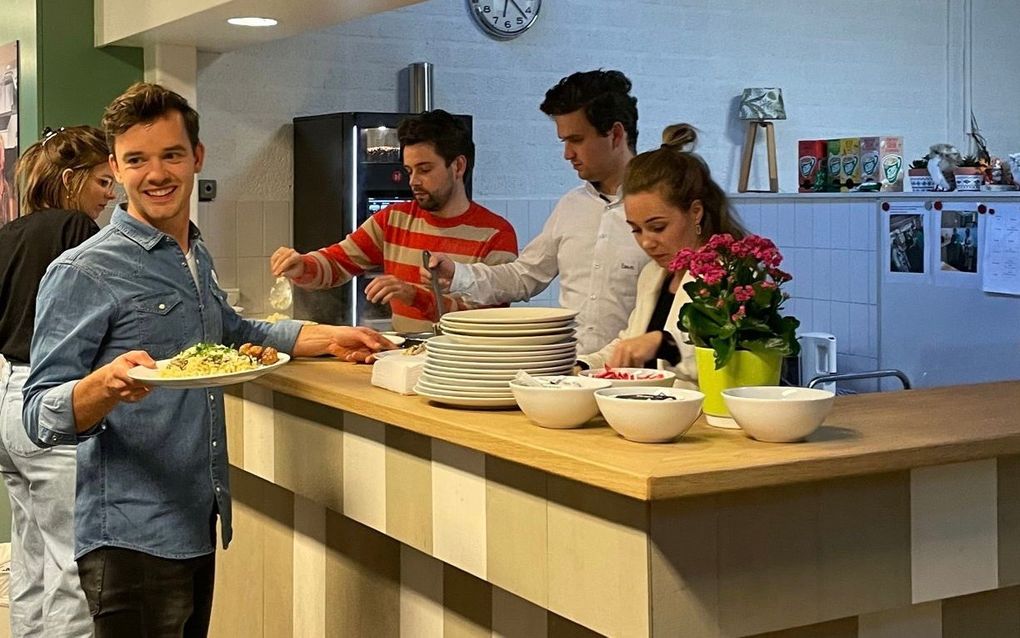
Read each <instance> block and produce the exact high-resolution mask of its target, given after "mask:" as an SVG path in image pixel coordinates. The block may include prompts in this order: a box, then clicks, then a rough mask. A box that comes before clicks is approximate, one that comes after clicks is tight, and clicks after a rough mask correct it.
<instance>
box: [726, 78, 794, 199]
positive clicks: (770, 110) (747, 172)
mask: <svg viewBox="0 0 1020 638" xmlns="http://www.w3.org/2000/svg"><path fill="white" fill-rule="evenodd" d="M740 119H742V120H746V121H747V138H746V139H745V140H744V154H743V158H742V159H741V161H740V184H739V185H738V186H737V191H739V192H741V193H747V192H749V191H748V188H747V180H748V178H749V177H750V176H751V160H752V159H753V158H754V142H755V139H756V138H757V137H758V127H761V128H764V129H765V139H766V144H767V146H768V154H769V189H768V190H767V191H750V192H755V193H778V192H779V173H778V172H777V171H776V133H775V131H774V130H773V128H772V122H771V121H770V120H785V119H786V107H785V106H784V105H783V90H782V89H775V88H771V89H770V88H755V89H744V92H743V94H742V95H741V96H740Z"/></svg>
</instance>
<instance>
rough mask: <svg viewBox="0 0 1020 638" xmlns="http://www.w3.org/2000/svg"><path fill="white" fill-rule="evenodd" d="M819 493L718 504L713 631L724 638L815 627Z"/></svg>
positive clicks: (801, 489) (786, 491)
mask: <svg viewBox="0 0 1020 638" xmlns="http://www.w3.org/2000/svg"><path fill="white" fill-rule="evenodd" d="M817 490H818V487H817V485H807V486H788V487H781V488H775V489H760V490H746V491H742V492H734V493H732V494H723V495H720V496H719V500H718V511H719V540H718V543H719V628H720V630H721V632H722V634H723V635H725V636H743V635H747V634H754V633H760V632H763V631H773V630H777V629H781V628H784V627H790V626H791V625H792V626H795V627H796V626H801V625H810V624H813V623H815V622H817V621H818V620H820V618H819V614H818V609H819V591H820V589H819V588H820V586H821V583H820V582H819V570H818V558H819V539H818V494H817Z"/></svg>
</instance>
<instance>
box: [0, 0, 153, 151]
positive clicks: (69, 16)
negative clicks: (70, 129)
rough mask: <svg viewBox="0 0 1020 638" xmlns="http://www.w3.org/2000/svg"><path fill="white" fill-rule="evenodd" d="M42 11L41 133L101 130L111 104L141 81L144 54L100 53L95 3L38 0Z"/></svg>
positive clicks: (126, 50) (112, 50)
mask: <svg viewBox="0 0 1020 638" xmlns="http://www.w3.org/2000/svg"><path fill="white" fill-rule="evenodd" d="M5 1H6V0H5ZM38 7H39V9H38V16H39V22H38V23H39V78H40V82H39V124H40V126H38V127H36V128H42V127H43V126H51V127H53V128H57V127H58V126H75V125H78V124H91V125H93V126H98V125H99V120H100V118H101V117H102V115H103V109H104V108H106V105H107V104H109V103H110V101H111V100H112V99H113V98H115V97H117V96H118V95H120V94H121V93H122V92H123V91H124V89H126V88H127V87H128V86H129V85H131V84H132V83H133V82H138V81H139V80H141V79H142V75H143V70H144V63H143V61H142V50H141V49H140V48H135V47H105V48H102V49H97V48H95V47H94V46H93V42H94V29H93V24H94V17H93V10H92V3H91V2H85V1H84V0H39V4H38ZM22 139H24V138H22Z"/></svg>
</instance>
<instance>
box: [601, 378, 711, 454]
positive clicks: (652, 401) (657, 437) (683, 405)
mask: <svg viewBox="0 0 1020 638" xmlns="http://www.w3.org/2000/svg"><path fill="white" fill-rule="evenodd" d="M704 400H705V395H704V394H702V393H700V392H698V391H697V390H687V389H684V388H663V387H658V386H629V387H624V388H617V387H613V388H606V389H605V390H596V391H595V402H596V403H597V404H598V406H599V410H601V412H602V416H603V417H605V419H606V422H607V423H609V426H610V427H611V428H613V429H614V430H616V432H617V433H618V434H619V435H620V436H622V437H623V438H625V439H627V440H629V441H636V442H638V443H666V442H669V441H672V440H673V439H675V438H677V437H678V436H681V435H683V434H684V433H685V432H687V430H689V429H691V426H692V425H694V421H695V420H696V419H697V418H698V415H700V414H701V403H702V401H704Z"/></svg>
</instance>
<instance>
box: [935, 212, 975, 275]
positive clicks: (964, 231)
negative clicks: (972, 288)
mask: <svg viewBox="0 0 1020 638" xmlns="http://www.w3.org/2000/svg"><path fill="white" fill-rule="evenodd" d="M939 245H940V246H941V253H940V258H941V260H942V270H946V271H951V272H966V273H976V272H977V271H978V212H977V211H976V210H969V211H967V210H944V211H942V228H941V232H940V237H939Z"/></svg>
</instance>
